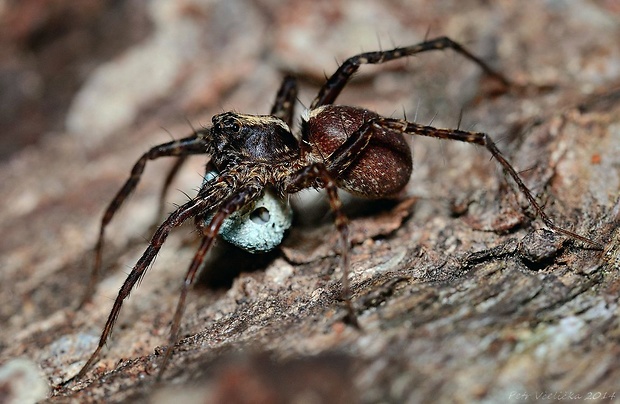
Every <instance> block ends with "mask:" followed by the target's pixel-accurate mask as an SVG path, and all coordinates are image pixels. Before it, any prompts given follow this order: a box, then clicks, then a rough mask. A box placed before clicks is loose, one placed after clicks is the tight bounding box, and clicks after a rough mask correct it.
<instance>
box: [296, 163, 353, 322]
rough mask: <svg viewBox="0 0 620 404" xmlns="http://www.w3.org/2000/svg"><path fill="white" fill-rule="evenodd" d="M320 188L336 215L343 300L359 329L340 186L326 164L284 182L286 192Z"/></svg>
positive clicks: (305, 169) (351, 318)
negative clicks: (353, 298) (352, 290)
mask: <svg viewBox="0 0 620 404" xmlns="http://www.w3.org/2000/svg"><path fill="white" fill-rule="evenodd" d="M317 181H318V183H317ZM313 186H318V187H320V188H324V189H325V190H326V192H327V200H328V201H329V205H330V207H331V210H332V212H333V213H334V223H335V225H336V230H337V231H338V234H339V235H340V265H341V267H342V298H343V299H344V301H345V304H346V307H347V314H348V320H349V322H350V323H351V324H352V325H354V326H356V327H358V328H359V324H358V323H357V316H356V315H355V312H354V310H353V305H352V304H351V296H350V295H351V292H350V287H349V270H350V268H349V265H350V264H349V250H350V249H351V243H350V241H349V221H348V219H347V216H346V215H345V214H344V212H343V211H342V201H341V200H340V197H339V196H338V186H337V185H336V181H335V180H334V179H333V176H332V175H331V174H330V173H329V172H328V171H327V167H326V166H325V164H324V163H313V164H310V165H308V166H305V167H302V168H301V169H299V170H298V171H296V172H294V173H293V174H291V175H290V176H289V177H288V178H286V179H285V180H284V192H286V193H295V192H299V191H301V190H303V189H306V188H310V187H313Z"/></svg>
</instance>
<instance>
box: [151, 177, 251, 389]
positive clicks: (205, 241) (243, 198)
mask: <svg viewBox="0 0 620 404" xmlns="http://www.w3.org/2000/svg"><path fill="white" fill-rule="evenodd" d="M262 192H263V188H262V187H261V186H258V185H254V186H248V187H245V188H242V189H241V190H239V191H237V192H236V194H235V195H233V196H232V197H230V198H229V199H228V200H227V201H225V202H224V203H223V204H222V206H221V207H220V208H219V210H218V211H217V212H216V213H215V214H214V215H213V218H212V219H211V221H210V222H209V224H208V225H206V226H205V224H204V219H205V218H204V216H203V215H199V216H196V226H197V227H198V228H199V229H200V230H201V232H202V233H203V238H202V241H201V243H200V247H199V248H198V251H197V252H196V254H195V255H194V259H193V260H192V263H191V265H190V267H189V269H188V270H187V274H186V275H185V279H184V281H183V285H182V287H181V294H180V296H179V301H178V303H177V307H176V310H175V313H174V317H173V319H172V326H171V328H170V339H169V341H168V347H167V348H166V352H165V353H164V358H163V359H162V362H161V364H160V368H159V373H158V375H157V380H158V381H159V380H161V377H162V375H163V373H164V370H165V369H166V366H167V365H168V361H169V360H170V357H171V356H172V351H173V350H174V346H175V344H176V343H177V341H178V340H179V331H180V326H181V318H182V317H183V313H184V311H185V301H186V298H187V293H188V292H189V288H190V287H191V285H192V284H193V283H194V279H195V277H196V273H197V272H198V270H199V269H200V268H201V267H202V265H203V263H204V258H205V256H206V254H207V252H208V251H209V249H210V248H211V245H212V244H213V240H215V237H216V236H217V234H218V233H219V230H220V227H221V226H222V223H223V222H224V220H225V219H226V218H227V217H229V216H230V215H231V214H233V213H234V212H236V211H238V210H239V209H241V208H242V207H244V206H245V205H247V204H249V203H250V202H252V201H253V200H256V199H258V198H259V197H260V196H261V195H262Z"/></svg>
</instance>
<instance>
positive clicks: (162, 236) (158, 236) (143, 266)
mask: <svg viewBox="0 0 620 404" xmlns="http://www.w3.org/2000/svg"><path fill="white" fill-rule="evenodd" d="M229 193H230V189H229V187H228V185H227V184H226V182H225V181H221V182H220V181H218V182H215V183H208V186H207V187H205V188H203V189H202V190H201V192H200V193H199V195H198V196H197V197H196V198H194V199H192V200H190V201H188V202H186V203H185V204H183V205H181V206H180V207H179V208H177V209H176V210H175V211H174V212H172V213H171V214H170V216H168V218H167V219H166V220H165V221H164V222H163V223H162V224H161V225H160V226H159V227H158V228H157V231H155V234H153V237H152V238H151V241H150V243H149V245H148V247H147V248H146V250H145V251H144V253H143V254H142V256H141V257H140V259H139V260H138V262H137V263H136V265H135V266H134V267H133V269H132V270H131V272H130V273H129V275H128V276H127V279H125V282H124V283H123V286H121V288H120V290H119V292H118V296H117V297H116V299H115V300H114V304H113V306H112V310H111V311H110V314H109V316H108V319H107V321H106V323H105V326H104V328H103V332H102V333H101V337H100V338H99V344H98V345H97V349H95V351H94V352H93V354H92V355H91V356H90V358H88V360H87V361H86V364H85V365H84V366H83V367H82V369H81V370H80V371H79V372H78V374H77V375H75V376H73V377H72V378H70V379H68V380H66V381H65V382H63V383H62V385H63V386H64V385H67V384H68V383H70V382H71V381H73V380H77V379H81V378H83V377H84V376H85V375H86V372H88V370H89V368H90V367H91V366H92V365H93V364H94V363H95V362H96V360H97V358H98V356H99V353H100V352H101V349H102V348H103V346H104V345H105V343H106V341H107V339H108V337H109V336H110V333H111V332H112V329H113V328H114V324H115V322H116V319H117V318H118V314H119V313H120V310H121V307H122V305H123V301H124V300H125V299H126V298H127V297H128V296H129V294H130V293H131V291H132V290H133V288H134V287H135V285H136V284H137V283H138V282H139V281H140V279H142V277H143V276H144V275H145V273H146V271H147V270H148V268H149V267H150V266H151V264H152V262H153V260H154V259H155V257H156V256H157V253H158V252H159V250H160V249H161V246H162V245H163V244H164V242H165V241H166V238H167V237H168V235H169V234H170V231H171V230H172V229H174V228H175V227H179V226H180V225H181V224H183V222H185V221H186V220H187V219H189V218H193V217H195V216H197V215H201V214H203V213H206V212H208V211H209V210H210V209H212V208H213V207H214V206H216V204H217V201H219V200H222V199H224V198H227V197H228V196H229ZM237 197H238V196H237ZM234 198H235V197H232V198H231V200H234ZM243 200H245V199H243ZM228 205H231V202H230V201H229V203H228ZM225 212H227V211H225Z"/></svg>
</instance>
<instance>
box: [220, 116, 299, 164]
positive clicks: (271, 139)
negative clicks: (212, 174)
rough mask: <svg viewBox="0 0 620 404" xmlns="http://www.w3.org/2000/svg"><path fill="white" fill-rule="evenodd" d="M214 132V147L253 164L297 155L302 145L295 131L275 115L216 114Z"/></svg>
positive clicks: (223, 153) (222, 153)
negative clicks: (296, 137)
mask: <svg viewBox="0 0 620 404" xmlns="http://www.w3.org/2000/svg"><path fill="white" fill-rule="evenodd" d="M212 122H213V128H212V129H211V136H212V141H213V142H214V145H213V146H214V148H215V150H216V151H217V152H218V153H219V154H220V155H222V156H223V155H225V154H233V155H235V156H236V157H241V158H247V159H249V160H252V161H264V162H270V161H274V160H275V161H277V160H282V159H286V158H292V157H294V156H296V155H297V153H298V150H299V145H298V143H297V139H295V136H293V134H292V132H291V129H290V128H289V127H288V125H287V124H286V123H285V122H284V121H283V120H281V119H279V118H277V117H274V116H271V115H243V114H237V113H234V112H225V113H223V114H218V115H215V116H214V117H213V119H212Z"/></svg>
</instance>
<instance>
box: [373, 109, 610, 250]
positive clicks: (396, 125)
mask: <svg viewBox="0 0 620 404" xmlns="http://www.w3.org/2000/svg"><path fill="white" fill-rule="evenodd" d="M371 122H372V124H373V126H375V127H376V128H377V129H382V128H388V129H393V130H397V131H400V132H402V133H406V134H409V135H418V136H428V137H434V138H439V139H449V140H458V141H461V142H466V143H474V144H477V145H480V146H484V147H486V149H487V150H488V151H489V152H491V154H492V155H493V157H494V158H495V159H496V160H497V161H498V162H499V163H500V165H501V166H502V168H503V169H504V170H505V171H506V172H508V174H509V175H510V177H511V178H512V179H513V180H514V182H515V183H516V184H517V186H518V188H519V190H520V191H521V193H522V194H523V195H524V196H525V197H526V198H527V200H528V202H529V203H530V205H531V206H532V208H534V211H535V212H536V214H537V215H538V216H539V217H540V218H541V220H542V221H543V222H544V223H545V225H547V227H549V228H550V229H551V230H553V231H555V232H557V233H561V234H564V235H566V236H568V237H570V238H572V239H576V240H579V241H582V242H584V243H586V244H589V245H591V246H593V247H594V248H596V249H600V250H602V249H603V246H602V245H601V244H600V243H598V242H596V241H594V240H591V239H589V238H587V237H584V236H581V235H579V234H577V233H574V232H572V231H570V230H567V229H564V228H562V227H559V226H557V225H556V224H554V223H553V221H552V220H551V219H550V218H549V216H547V214H546V213H545V212H544V210H543V208H542V207H541V206H540V205H539V204H538V202H536V199H535V198H534V196H533V195H532V193H531V191H530V190H529V188H528V187H527V186H526V185H525V183H524V182H523V180H522V179H521V177H520V176H519V174H518V173H517V171H516V170H515V169H514V168H513V166H512V165H511V164H510V163H509V162H508V160H507V159H506V158H505V157H504V155H503V154H502V153H501V152H500V151H499V149H498V148H497V146H496V145H495V142H493V140H491V138H490V136H489V135H487V134H486V133H481V132H466V131H463V130H459V129H438V128H435V127H432V126H425V125H420V124H417V123H415V122H409V121H406V120H404V119H395V118H377V119H374V120H373V121H371Z"/></svg>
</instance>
